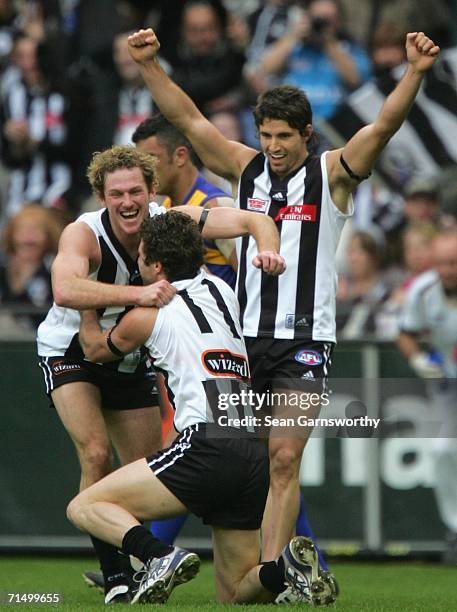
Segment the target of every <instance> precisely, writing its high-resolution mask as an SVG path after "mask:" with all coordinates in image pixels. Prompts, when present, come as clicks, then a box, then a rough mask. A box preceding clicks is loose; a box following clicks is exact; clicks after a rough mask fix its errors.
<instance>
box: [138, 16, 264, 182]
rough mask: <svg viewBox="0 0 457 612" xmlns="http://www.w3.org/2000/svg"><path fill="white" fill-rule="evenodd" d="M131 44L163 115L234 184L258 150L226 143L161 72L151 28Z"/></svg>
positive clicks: (156, 41) (217, 170)
mask: <svg viewBox="0 0 457 612" xmlns="http://www.w3.org/2000/svg"><path fill="white" fill-rule="evenodd" d="M128 45H129V51H130V55H131V56H132V58H133V59H134V60H135V61H136V62H137V64H138V65H139V67H140V70H141V74H142V76H143V79H144V82H145V83H146V85H147V87H148V89H149V91H150V92H151V94H152V97H153V98H154V102H155V103H156V104H157V106H158V107H159V109H160V111H161V112H162V114H163V115H165V117H166V118H167V119H168V121H170V122H171V123H173V124H174V125H175V126H176V127H177V128H178V129H179V130H180V131H181V132H182V133H183V134H185V136H186V137H187V138H188V139H189V141H190V142H191V144H192V146H193V148H194V149H195V151H196V153H197V155H198V156H199V157H200V159H201V160H202V162H203V164H204V165H205V166H206V167H207V168H209V169H210V170H212V171H213V172H215V173H216V174H218V175H220V176H224V177H226V178H228V179H229V180H231V181H235V180H238V178H239V176H240V174H241V172H242V170H243V168H244V167H245V166H246V165H247V164H248V163H249V161H250V160H251V159H252V158H253V157H254V156H255V155H256V151H255V150H254V149H251V148H249V147H246V146H245V145H243V144H241V143H238V142H233V141H229V140H227V139H226V138H225V137H224V136H223V135H222V134H221V133H220V132H219V130H217V129H216V128H215V127H214V126H213V125H212V124H211V123H210V122H209V121H208V120H207V119H206V118H205V117H204V116H203V115H202V114H201V113H200V111H199V110H198V108H197V107H196V106H195V104H194V103H193V102H192V100H191V99H190V98H189V96H188V95H187V94H185V93H184V91H183V90H182V89H180V88H179V87H178V86H177V85H176V83H174V82H173V81H172V80H171V79H170V77H169V76H168V75H167V74H166V73H165V72H164V71H163V70H162V68H161V67H160V64H159V62H158V60H157V53H158V51H159V48H160V43H159V41H158V39H157V36H156V35H155V33H154V31H153V30H152V29H150V28H149V29H147V30H139V31H138V32H135V33H134V34H132V35H131V36H129V38H128Z"/></svg>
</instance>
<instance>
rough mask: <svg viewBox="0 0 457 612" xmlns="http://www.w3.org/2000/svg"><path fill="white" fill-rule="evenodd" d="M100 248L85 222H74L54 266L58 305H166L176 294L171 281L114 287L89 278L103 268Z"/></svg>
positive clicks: (96, 306)
mask: <svg viewBox="0 0 457 612" xmlns="http://www.w3.org/2000/svg"><path fill="white" fill-rule="evenodd" d="M100 257H101V254H100V247H99V245H98V242H97V239H96V237H95V235H94V233H93V232H92V230H91V229H90V228H89V227H88V226H87V225H86V224H85V223H80V222H78V223H71V224H70V225H69V226H68V227H66V228H65V230H64V231H63V233H62V236H61V238H60V242H59V251H58V254H57V256H56V258H55V260H54V263H53V266H52V288H53V294H54V300H55V302H56V304H57V305H58V306H64V307H66V308H74V309H76V310H83V309H86V308H105V307H107V306H129V305H134V306H135V305H138V306H164V305H165V304H167V303H168V302H169V301H170V300H171V299H172V297H173V295H174V294H175V293H176V290H175V288H174V287H173V286H172V285H170V283H169V282H168V281H165V280H161V281H159V282H157V283H154V284H153V285H148V286H145V287H141V286H134V285H131V286H129V285H126V286H122V285H110V284H108V283H100V282H98V281H93V280H90V279H89V278H87V275H88V274H89V272H90V270H91V269H96V268H97V267H98V266H99V265H100Z"/></svg>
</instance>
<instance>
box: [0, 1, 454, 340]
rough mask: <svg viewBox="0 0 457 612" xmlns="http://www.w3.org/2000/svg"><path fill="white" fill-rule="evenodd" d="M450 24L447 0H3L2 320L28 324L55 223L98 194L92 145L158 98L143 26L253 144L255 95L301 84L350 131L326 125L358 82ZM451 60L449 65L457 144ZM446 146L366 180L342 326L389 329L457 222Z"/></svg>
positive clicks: (320, 118) (207, 102)
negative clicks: (420, 164) (144, 60)
mask: <svg viewBox="0 0 457 612" xmlns="http://www.w3.org/2000/svg"><path fill="white" fill-rule="evenodd" d="M456 24H457V5H456V4H455V2H453V1H452V0H416V1H415V2H411V1H410V0H395V1H394V0H392V1H391V0H384V1H383V2H367V1H366V0H300V1H294V0H191V1H188V2H183V1H181V0H166V1H165V0H0V75H1V79H0V126H1V127H0V132H1V144H0V162H1V163H0V230H1V232H2V236H3V239H2V242H1V244H0V307H1V306H3V308H0V334H1V333H2V331H3V332H4V331H5V330H7V331H8V333H10V332H11V330H13V329H14V330H18V331H19V333H21V332H22V331H24V330H29V331H33V330H34V329H35V327H36V325H37V323H39V321H40V320H41V318H42V315H41V314H40V313H41V312H44V311H45V310H46V308H47V307H48V306H49V304H50V302H51V301H52V292H51V286H50V276H49V270H50V264H51V262H52V258H53V256H54V254H55V252H56V248H57V243H58V236H59V233H60V232H61V231H62V229H63V227H64V226H65V224H66V223H68V222H69V221H71V220H73V219H74V218H75V217H76V216H77V215H78V214H79V213H80V212H82V211H86V210H90V209H94V207H96V206H97V203H96V202H94V201H93V199H92V197H91V194H90V190H89V185H88V182H87V180H86V176H85V170H86V167H87V165H88V162H89V160H90V158H91V155H92V153H93V152H94V151H100V150H103V149H104V148H106V147H109V146H111V145H112V144H127V143H131V137H132V133H133V132H134V130H135V128H136V127H137V126H138V124H139V123H140V122H141V121H143V120H144V119H145V118H146V117H148V116H150V115H151V114H152V113H153V112H154V101H153V100H152V99H151V97H150V95H149V93H148V91H147V89H146V88H145V87H144V85H143V82H142V79H141V77H140V74H139V71H138V68H137V66H136V64H135V63H134V62H133V61H132V60H131V58H130V56H129V53H128V50H127V37H128V35H129V33H131V32H132V31H133V30H136V29H138V28H140V27H145V26H146V27H148V26H152V27H153V28H154V29H155V30H156V31H157V33H158V36H159V40H160V41H161V62H162V65H163V67H164V68H165V70H166V71H167V72H169V73H170V74H171V76H172V77H173V79H174V80H175V81H176V82H177V83H178V84H179V85H180V86H181V87H182V88H183V89H184V90H185V91H186V92H187V93H188V94H189V95H190V96H191V97H192V99H193V100H194V101H195V102H196V104H197V105H198V106H199V108H200V109H201V110H202V112H204V113H205V114H206V115H207V116H208V117H209V118H210V120H211V121H212V122H214V124H215V125H217V127H218V128H219V129H220V130H221V131H222V132H223V133H224V134H225V135H226V136H228V137H229V138H231V139H234V140H239V141H243V142H245V143H246V144H248V145H249V146H253V147H258V141H257V137H256V132H255V127H254V124H253V121H252V118H251V107H252V105H253V103H254V101H255V99H256V97H257V95H258V94H259V93H261V92H262V91H264V90H265V89H266V88H268V87H270V86H272V85H275V84H280V83H289V84H293V85H296V86H298V87H301V88H303V89H304V90H305V91H306V93H307V94H308V96H309V98H310V102H311V105H312V108H313V123H314V126H315V130H316V132H317V133H318V134H320V136H318V138H317V139H316V144H315V146H316V148H317V150H325V149H326V148H332V147H335V146H340V145H341V141H340V137H339V135H337V134H333V133H332V130H331V129H328V128H329V125H330V123H329V122H331V120H332V118H333V117H335V116H336V114H337V113H338V112H339V111H341V108H342V105H344V103H345V102H346V101H347V100H348V98H349V96H353V95H355V94H354V92H357V91H358V90H359V88H361V87H362V86H363V85H364V84H366V83H369V82H378V81H379V82H381V81H382V79H385V78H392V77H391V75H392V74H395V69H396V68H397V67H399V66H401V64H402V63H403V61H404V59H405V50H404V41H405V33H406V32H407V31H417V30H424V31H425V32H426V33H427V34H428V35H429V36H430V37H431V38H433V39H434V40H435V42H436V43H437V44H439V45H440V46H441V48H442V49H444V50H446V49H448V50H449V52H450V55H449V57H451V58H452V57H456V56H457V26H456ZM452 54H453V55H452ZM456 65H457V58H456V60H455V64H454V65H452V64H451V63H450V62H447V63H443V66H442V69H441V72H442V74H443V75H444V76H443V82H444V81H445V84H446V86H447V88H448V89H447V90H446V91H447V94H446V95H447V96H448V98H446V100H447V103H448V106H447V108H448V109H449V110H448V112H449V116H450V118H451V119H453V123H452V121H451V122H450V125H453V126H454V127H453V129H454V130H455V136H454V137H453V138H451V136H452V135H451V134H450V135H449V137H450V139H451V140H453V141H454V143H455V142H457V68H456V67H455V66H456ZM453 105H454V107H453ZM452 108H454V116H452ZM432 112H433V108H432ZM347 121H348V123H349V127H350V122H351V121H353V117H352V116H351V115H350V113H348V116H347ZM325 127H327V129H325ZM321 128H322V129H321ZM438 146H439V143H437V142H436V138H432V137H429V139H428V140H426V147H425V149H426V151H425V153H424V154H429V155H430V156H431V157H432V158H433V159H435V160H436V159H439V156H438V155H435V154H434V150H433V149H434V147H438ZM451 153H452V155H449V156H448V157H449V159H448V158H446V159H445V163H443V164H439V169H438V170H437V167H436V166H433V168H432V170H431V171H430V172H429V173H424V172H423V171H421V172H418V169H417V168H415V167H414V163H411V164H409V165H408V164H404V165H405V166H406V167H407V168H409V171H408V172H402V176H401V179H400V180H399V179H398V172H397V175H395V172H393V173H392V176H389V173H388V172H387V173H386V171H385V169H384V170H383V171H382V172H380V173H379V174H378V173H374V176H373V177H372V178H371V179H369V180H368V181H366V182H365V183H363V184H362V185H361V187H360V188H359V190H358V192H357V194H356V196H355V200H356V209H357V213H356V215H355V217H354V218H353V219H352V220H351V222H350V224H348V227H347V230H345V236H344V240H343V242H342V244H341V247H340V255H339V261H340V286H339V291H338V309H337V310H338V316H337V325H338V329H339V337H340V338H342V339H344V338H366V337H368V336H376V337H379V338H384V339H392V338H393V337H395V335H396V333H397V326H398V317H399V314H400V312H401V308H402V305H403V303H404V299H405V295H406V293H407V291H408V287H409V285H410V284H411V283H412V281H413V280H414V278H415V277H416V276H417V275H419V274H421V273H422V272H424V271H426V270H428V269H429V268H431V267H433V248H432V244H433V240H434V237H435V236H436V235H437V234H438V233H439V232H440V231H442V230H443V229H445V228H447V227H449V226H452V225H454V224H456V223H457V221H456V219H457V152H456V150H455V148H454V151H453V152H451ZM402 167H403V166H402ZM392 177H393V178H392ZM212 179H214V177H212ZM391 179H392V180H391ZM27 307H28V308H27Z"/></svg>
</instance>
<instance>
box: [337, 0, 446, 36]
mask: <svg viewBox="0 0 457 612" xmlns="http://www.w3.org/2000/svg"><path fill="white" fill-rule="evenodd" d="M341 3H342V5H343V8H344V15H345V17H346V20H345V28H346V29H347V30H348V32H349V34H350V36H351V37H353V38H354V39H355V40H356V41H357V42H358V43H359V44H361V45H363V46H366V47H370V46H371V42H372V36H373V33H374V32H375V31H376V28H377V26H378V24H379V23H381V22H383V21H390V22H392V23H396V24H397V26H398V27H399V28H400V29H401V30H402V31H403V32H411V31H417V32H420V31H422V30H424V29H425V30H427V32H429V33H430V36H431V37H432V38H433V39H434V40H436V41H438V42H439V44H440V45H441V46H442V47H446V46H449V45H450V44H453V43H452V35H451V34H452V32H451V28H452V25H453V21H455V10H454V15H453V14H452V13H453V10H452V8H451V4H452V2H449V0H414V2H412V1H411V0H382V1H377V2H367V0H341ZM454 33H455V30H454ZM454 44H455V39H454Z"/></svg>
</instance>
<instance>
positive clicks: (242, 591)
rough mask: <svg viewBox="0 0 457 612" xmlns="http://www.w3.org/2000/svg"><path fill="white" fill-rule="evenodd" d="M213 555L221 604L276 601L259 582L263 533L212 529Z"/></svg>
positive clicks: (217, 593) (217, 592)
mask: <svg viewBox="0 0 457 612" xmlns="http://www.w3.org/2000/svg"><path fill="white" fill-rule="evenodd" d="M213 552H214V574H215V580H216V595H217V599H218V601H220V602H230V603H253V602H259V603H263V602H269V601H273V599H274V597H275V595H274V594H272V593H270V592H269V591H267V590H266V589H265V587H263V586H262V584H261V582H260V580H259V569H260V566H259V557H260V530H236V529H222V528H220V527H213Z"/></svg>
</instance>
